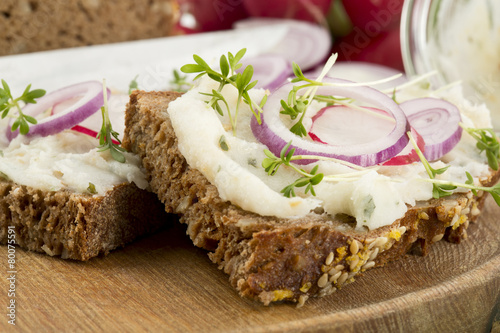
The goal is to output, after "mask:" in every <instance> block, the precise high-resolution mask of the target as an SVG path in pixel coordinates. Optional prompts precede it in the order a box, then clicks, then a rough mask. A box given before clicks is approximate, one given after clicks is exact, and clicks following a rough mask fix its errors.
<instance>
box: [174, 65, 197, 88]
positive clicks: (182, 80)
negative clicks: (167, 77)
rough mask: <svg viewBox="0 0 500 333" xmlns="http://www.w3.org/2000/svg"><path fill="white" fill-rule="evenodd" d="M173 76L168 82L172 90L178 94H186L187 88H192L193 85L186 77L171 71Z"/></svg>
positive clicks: (176, 71)
mask: <svg viewBox="0 0 500 333" xmlns="http://www.w3.org/2000/svg"><path fill="white" fill-rule="evenodd" d="M173 76H174V77H173V79H172V80H171V81H170V84H171V87H172V90H174V91H178V92H186V91H188V89H187V87H189V88H192V87H193V84H192V83H191V82H189V81H188V79H187V75H181V73H179V71H178V70H176V69H174V70H173Z"/></svg>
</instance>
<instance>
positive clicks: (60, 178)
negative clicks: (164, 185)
mask: <svg viewBox="0 0 500 333" xmlns="http://www.w3.org/2000/svg"><path fill="white" fill-rule="evenodd" d="M123 107H124V104H123V105H121V113H123ZM112 112H114V111H112V110H111V109H110V114H111V113H112ZM98 115H99V116H100V112H98ZM101 121H102V118H101ZM113 125H114V123H113ZM0 128H1V129H2V130H0V138H1V139H0V151H1V153H0V177H7V178H8V179H10V180H12V181H14V182H15V183H17V184H21V185H27V186H30V187H33V188H37V189H40V190H45V191H58V190H62V189H67V190H70V191H74V192H77V193H89V192H88V190H87V189H88V188H89V183H92V184H93V185H94V186H95V190H96V192H97V193H96V195H103V194H105V193H106V192H107V191H109V190H111V189H113V187H114V186H116V185H120V184H122V183H130V182H133V183H135V184H136V185H137V187H139V188H141V189H146V188H147V187H148V182H147V180H146V176H145V174H144V172H143V170H142V169H141V163H140V160H139V157H138V156H136V155H134V154H131V153H127V152H125V153H124V155H125V158H126V163H120V162H117V161H115V160H114V159H113V158H112V157H111V154H110V153H109V151H105V152H98V151H97V150H98V148H97V146H98V145H99V142H98V140H97V139H95V138H93V137H90V136H88V135H84V134H81V133H77V132H74V131H69V130H68V131H63V132H60V133H58V134H56V135H51V136H47V137H38V138H33V139H31V140H29V139H27V138H26V137H23V136H22V135H18V136H17V137H16V138H15V139H14V140H12V142H10V143H8V142H7V140H5V131H3V129H6V128H7V124H6V122H1V121H0ZM115 128H123V125H120V124H116V126H115Z"/></svg>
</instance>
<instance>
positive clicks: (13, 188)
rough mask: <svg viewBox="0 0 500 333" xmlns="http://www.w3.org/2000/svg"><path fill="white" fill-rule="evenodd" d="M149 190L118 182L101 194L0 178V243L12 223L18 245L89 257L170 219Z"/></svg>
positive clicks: (3, 240)
mask: <svg viewBox="0 0 500 333" xmlns="http://www.w3.org/2000/svg"><path fill="white" fill-rule="evenodd" d="M168 221H169V219H168V216H167V215H166V214H165V212H164V209H163V205H161V203H159V202H158V200H157V198H156V196H155V195H154V194H153V193H150V192H147V191H144V190H141V189H139V188H137V187H136V186H135V185H134V184H130V183H127V184H122V185H118V186H116V187H115V188H114V189H113V190H111V191H109V192H107V193H106V194H105V195H102V196H93V195H90V194H88V195H86V194H76V193H72V192H69V191H42V190H37V189H33V188H31V187H28V186H20V185H17V184H14V183H12V182H10V181H6V180H1V179H0V244H7V233H8V228H9V226H14V229H15V232H16V238H15V239H16V242H17V245H19V246H20V247H21V248H24V249H27V250H31V251H37V252H42V253H46V254H48V255H50V256H60V257H61V258H63V259H76V260H88V259H90V258H92V257H95V256H98V255H100V254H107V253H109V251H111V250H113V249H116V248H117V247H121V246H124V245H125V244H127V243H129V242H131V241H132V240H134V239H135V238H137V237H139V236H141V235H144V234H146V233H150V232H152V231H155V230H157V229H159V228H160V227H162V226H164V225H165V224H166V223H168Z"/></svg>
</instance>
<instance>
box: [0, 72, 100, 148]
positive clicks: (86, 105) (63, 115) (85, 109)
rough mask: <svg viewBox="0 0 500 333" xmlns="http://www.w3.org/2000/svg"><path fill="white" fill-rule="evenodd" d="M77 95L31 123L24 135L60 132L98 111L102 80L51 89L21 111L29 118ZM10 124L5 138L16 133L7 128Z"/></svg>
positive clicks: (16, 133) (46, 134)
mask: <svg viewBox="0 0 500 333" xmlns="http://www.w3.org/2000/svg"><path fill="white" fill-rule="evenodd" d="M78 96H80V97H81V98H80V99H78V100H77V101H76V102H75V103H73V104H71V105H70V106H68V107H66V108H65V109H64V110H61V111H60V112H58V113H55V114H53V115H51V116H50V117H47V118H44V119H41V120H39V121H38V123H37V124H36V125H31V126H30V130H29V132H28V134H26V136H27V137H30V136H35V135H38V136H48V135H52V134H56V133H59V132H61V131H64V130H66V129H70V128H72V127H73V126H75V125H77V124H79V123H80V122H82V121H83V120H85V119H86V118H88V117H89V116H91V115H92V114H94V113H95V112H97V111H98V110H99V109H100V107H101V106H102V105H103V104H104V98H103V91H102V83H101V82H99V81H88V82H83V83H78V84H74V85H71V86H67V87H65V88H62V89H59V90H56V91H53V92H51V93H50V94H47V95H45V96H43V97H42V98H40V99H38V100H37V103H36V104H27V105H25V106H24V107H23V112H24V113H25V114H27V115H30V116H32V117H36V116H37V115H39V114H40V113H42V112H44V111H45V110H47V109H49V108H51V107H53V106H54V105H57V104H59V103H62V102H64V101H67V100H69V99H72V98H75V97H78ZM11 126H12V125H11V124H9V128H8V130H7V139H8V140H9V141H11V140H12V139H14V138H15V137H16V136H17V135H18V134H19V130H17V131H15V132H12V131H11V130H10V127H11Z"/></svg>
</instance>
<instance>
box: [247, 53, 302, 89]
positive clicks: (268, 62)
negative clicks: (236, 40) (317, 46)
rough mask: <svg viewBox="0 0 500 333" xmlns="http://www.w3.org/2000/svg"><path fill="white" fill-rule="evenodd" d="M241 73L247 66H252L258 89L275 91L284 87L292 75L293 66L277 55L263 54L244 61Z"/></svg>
mask: <svg viewBox="0 0 500 333" xmlns="http://www.w3.org/2000/svg"><path fill="white" fill-rule="evenodd" d="M242 64H243V66H242V67H241V69H240V70H238V71H239V72H241V71H242V70H243V69H244V68H245V67H246V66H248V65H252V67H253V78H252V80H257V85H256V86H255V87H256V88H263V89H270V90H274V89H276V88H277V87H279V86H280V85H282V84H283V83H284V82H286V80H287V79H288V77H289V76H290V75H291V74H292V65H291V64H290V62H289V61H288V60H286V59H285V58H283V57H282V56H280V55H277V54H261V55H258V56H255V57H251V58H246V59H243V60H242Z"/></svg>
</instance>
